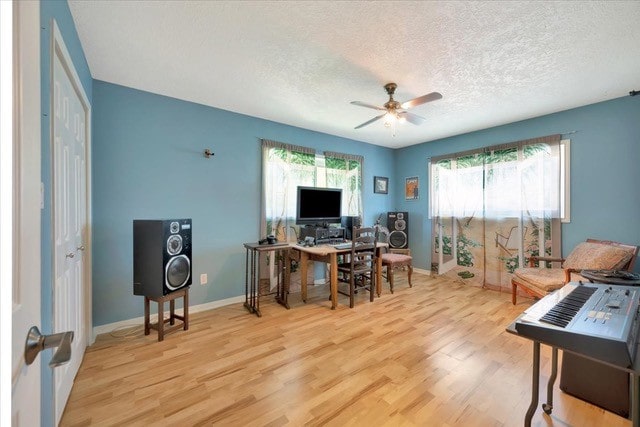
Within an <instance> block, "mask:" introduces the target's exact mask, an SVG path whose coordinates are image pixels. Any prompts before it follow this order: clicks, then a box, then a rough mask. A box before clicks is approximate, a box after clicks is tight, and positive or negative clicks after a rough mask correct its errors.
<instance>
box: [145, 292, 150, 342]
mask: <svg viewBox="0 0 640 427" xmlns="http://www.w3.org/2000/svg"><path fill="white" fill-rule="evenodd" d="M149 317H150V316H149V297H144V334H145V335H149V333H150V332H151V330H150V329H151V328H150V327H149Z"/></svg>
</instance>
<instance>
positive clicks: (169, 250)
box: [133, 219, 191, 298]
mask: <svg viewBox="0 0 640 427" xmlns="http://www.w3.org/2000/svg"><path fill="white" fill-rule="evenodd" d="M190 284H191V219H170V220H154V219H152V220H147V219H136V220H134V221H133V294H134V295H143V296H146V297H155V298H157V297H161V296H163V295H167V294H168V293H171V292H173V291H177V290H178V289H182V288H184V287H185V286H189V285H190Z"/></svg>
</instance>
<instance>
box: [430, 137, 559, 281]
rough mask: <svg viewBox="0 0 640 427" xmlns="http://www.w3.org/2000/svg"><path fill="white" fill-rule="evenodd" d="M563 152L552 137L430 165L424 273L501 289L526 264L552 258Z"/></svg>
mask: <svg viewBox="0 0 640 427" xmlns="http://www.w3.org/2000/svg"><path fill="white" fill-rule="evenodd" d="M568 146H569V141H561V137H560V135H552V136H548V137H542V138H536V139H531V140H526V141H519V142H514V143H510V144H504V145H499V146H493V147H488V148H482V149H478V150H473V151H467V152H462V153H455V154H450V155H447V156H440V157H434V158H432V159H431V160H430V162H429V185H430V198H429V216H430V218H432V220H433V227H432V241H431V243H432V247H433V251H432V260H433V263H434V265H433V266H432V267H433V268H434V269H437V271H438V272H439V273H440V274H445V273H448V272H449V271H451V272H453V273H454V277H456V278H462V279H465V280H470V281H476V282H477V283H478V284H481V285H482V286H489V287H498V288H502V287H506V288H508V287H509V280H510V276H509V273H512V272H513V270H514V269H515V268H517V267H519V266H523V265H524V264H525V263H526V262H527V260H528V258H529V257H530V256H532V255H545V254H546V255H559V251H560V229H561V227H560V221H561V220H563V219H564V220H568V218H569V211H568V197H569V194H568V182H569V181H568Z"/></svg>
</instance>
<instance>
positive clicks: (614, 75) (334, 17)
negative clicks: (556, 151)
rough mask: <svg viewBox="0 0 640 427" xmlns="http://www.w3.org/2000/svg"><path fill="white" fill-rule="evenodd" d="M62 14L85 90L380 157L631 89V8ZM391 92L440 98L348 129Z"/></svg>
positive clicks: (191, 7) (358, 5)
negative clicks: (395, 121) (392, 122)
mask: <svg viewBox="0 0 640 427" xmlns="http://www.w3.org/2000/svg"><path fill="white" fill-rule="evenodd" d="M69 5H70V9H71V13H72V15H73V18H74V21H75V23H76V27H77V29H78V33H79V36H80V40H81V42H82V46H83V49H84V51H85V54H86V57H87V60H88V62H89V67H90V69H91V73H92V75H93V78H95V79H98V80H103V81H107V82H111V83H116V84H120V85H124V86H128V87H132V88H136V89H141V90H145V91H149V92H153V93H157V94H162V95H167V96H171V97H175V98H179V99H184V100H188V101H192V102H196V103H200V104H205V105H210V106H213V107H217V108H222V109H225V110H229V111H234V112H238V113H242V114H247V115H250V116H255V117H260V118H264V119H268V120H273V121H275V122H280V123H285V124H288V125H292V126H298V127H301V128H305V129H311V130H315V131H319V132H325V133H328V134H332V135H338V136H342V137H346V138H351V139H355V140H360V141H365V142H370V143H373V144H377V145H382V146H388V147H404V146H408V145H412V144H417V143H421V142H426V141H432V140H435V139H439V138H443V137H447V136H451V135H457V134H461V133H466V132H470V131H474V130H478V129H484V128H488V127H491V126H496V125H500V124H504V123H510V122H514V121H518V120H522V119H526V118H530V117H535V116H540V115H543V114H547V113H552V112H556V111H561V110H565V109H568V108H573V107H577V106H581V105H586V104H591V103H594V102H598V101H604V100H607V99H612V98H617V97H621V96H625V95H627V94H628V92H629V91H631V90H634V89H640V55H639V53H640V26H639V25H638V22H640V1H626V2H614V1H606V2H596V1H566V2H564V1H555V2H551V1H548V2H518V1H509V2H492V1H486V2H485V1H482V2H450V1H447V2H444V1H442V2H441V1H430V2H403V1H390V2H383V1H379V2H367V1H350V2H337V1H322V2H320V1H318V2H315V1H304V2H302V1H299V2H289V1H243V2H231V1H188V2H187V1H120V0H118V1H76V0H70V1H69ZM387 82H395V83H397V84H398V89H397V90H396V96H395V99H396V100H398V101H401V102H402V101H406V100H408V99H411V98H415V97H417V96H420V95H424V94H426V93H429V92H434V91H437V92H440V93H441V94H442V95H443V99H441V100H438V101H434V102H431V103H428V104H424V105H421V106H418V107H416V108H414V109H412V110H411V112H413V113H415V114H418V115H420V116H423V117H425V118H427V121H426V122H425V123H424V124H422V125H420V126H415V125H412V124H410V123H405V124H402V125H398V127H397V129H396V132H395V136H394V134H393V131H392V130H391V129H389V128H385V127H384V126H383V124H382V121H378V122H375V123H373V124H371V125H369V126H367V127H364V128H362V129H358V130H354V127H355V126H356V125H359V124H361V123H363V122H365V121H367V120H368V119H370V118H372V117H374V116H375V115H377V113H378V112H377V111H375V110H372V109H367V108H363V107H358V106H354V105H351V104H350V101H354V100H357V101H363V102H366V103H370V104H375V105H382V104H383V103H384V102H385V101H387V99H388V97H387V95H386V93H385V92H384V90H383V88H382V86H383V85H384V84H385V83H387ZM565 130H566V129H558V131H559V132H562V131H565ZM290 142H294V141H290Z"/></svg>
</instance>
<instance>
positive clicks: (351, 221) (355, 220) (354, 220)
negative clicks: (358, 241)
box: [340, 216, 362, 240]
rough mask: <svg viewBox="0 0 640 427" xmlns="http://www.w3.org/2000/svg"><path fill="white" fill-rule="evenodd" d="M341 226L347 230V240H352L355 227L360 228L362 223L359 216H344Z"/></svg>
mask: <svg viewBox="0 0 640 427" xmlns="http://www.w3.org/2000/svg"><path fill="white" fill-rule="evenodd" d="M340 225H341V226H342V228H344V229H345V239H347V240H351V233H352V232H353V227H356V228H360V226H361V225H362V223H361V221H360V217H359V216H343V217H342V218H341V221H340Z"/></svg>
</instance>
